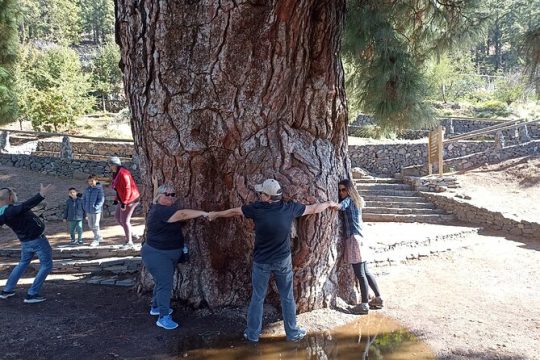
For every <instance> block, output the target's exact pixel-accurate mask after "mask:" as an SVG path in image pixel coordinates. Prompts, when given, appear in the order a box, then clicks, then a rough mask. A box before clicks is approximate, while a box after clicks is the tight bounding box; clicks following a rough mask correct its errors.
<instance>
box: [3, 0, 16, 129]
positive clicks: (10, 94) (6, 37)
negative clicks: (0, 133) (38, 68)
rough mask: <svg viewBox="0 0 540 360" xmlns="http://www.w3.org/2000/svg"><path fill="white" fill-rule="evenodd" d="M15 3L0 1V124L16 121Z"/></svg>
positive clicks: (10, 0) (7, 0) (5, 0)
mask: <svg viewBox="0 0 540 360" xmlns="http://www.w3.org/2000/svg"><path fill="white" fill-rule="evenodd" d="M16 19H17V1H16V0H0V124H7V123H10V122H13V121H15V120H16V117H17V100H16V98H15V93H14V91H13V86H14V78H13V67H14V65H15V62H16V60H17V47H18V38H17V20H16Z"/></svg>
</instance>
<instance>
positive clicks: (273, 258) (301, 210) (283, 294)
mask: <svg viewBox="0 0 540 360" xmlns="http://www.w3.org/2000/svg"><path fill="white" fill-rule="evenodd" d="M255 191H257V193H258V195H259V199H260V201H257V202H254V203H251V204H247V205H244V206H242V207H237V208H232V209H228V210H224V211H217V212H210V213H209V214H208V218H209V219H210V220H214V219H216V218H219V217H231V216H244V217H246V218H248V219H252V220H253V222H254V223H255V247H254V250H253V269H252V279H251V280H252V286H253V292H252V296H251V302H250V304H249V307H248V314H247V327H246V330H245V331H244V338H246V340H248V341H252V342H257V341H259V336H260V333H261V328H262V316H263V303H264V298H265V297H266V289H267V287H268V281H269V280H270V275H271V274H272V273H273V274H274V278H275V280H276V285H277V288H278V291H279V295H280V298H281V307H282V312H283V325H284V327H285V333H286V334H287V340H289V341H299V340H301V339H303V338H304V336H306V330H304V329H302V328H300V327H299V326H298V325H297V324H296V303H295V300H294V294H293V271H292V259H291V226H292V222H293V221H294V220H295V219H296V218H298V217H301V216H304V215H309V214H316V213H320V212H322V211H324V210H326V209H327V208H329V207H332V206H337V204H336V203H334V202H332V201H326V202H324V203H317V204H313V205H307V206H306V205H304V204H301V203H298V202H294V201H289V202H285V201H283V200H282V198H281V197H282V190H281V186H280V184H279V182H277V181H276V180H274V179H267V180H265V181H264V182H263V183H262V184H258V185H256V186H255Z"/></svg>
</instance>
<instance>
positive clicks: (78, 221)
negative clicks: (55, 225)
mask: <svg viewBox="0 0 540 360" xmlns="http://www.w3.org/2000/svg"><path fill="white" fill-rule="evenodd" d="M81 197H82V194H79V193H77V189H75V188H74V187H71V188H69V191H68V198H67V200H66V208H65V209H64V221H67V222H68V224H69V238H70V239H71V244H72V245H75V244H79V245H82V244H83V241H82V232H83V231H82V221H83V219H84V210H83V202H82V199H81ZM75 232H77V240H75Z"/></svg>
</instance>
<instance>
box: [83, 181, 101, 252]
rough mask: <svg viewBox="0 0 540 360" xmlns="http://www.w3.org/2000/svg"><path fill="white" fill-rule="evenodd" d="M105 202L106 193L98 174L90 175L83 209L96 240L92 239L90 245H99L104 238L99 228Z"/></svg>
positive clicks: (84, 195)
mask: <svg viewBox="0 0 540 360" xmlns="http://www.w3.org/2000/svg"><path fill="white" fill-rule="evenodd" d="M104 202H105V195H104V194H103V187H102V186H101V184H100V183H99V182H98V179H97V176H96V175H90V176H89V177H88V187H87V188H86V190H84V194H83V198H82V203H83V210H84V212H85V213H86V217H87V220H88V227H89V228H90V229H92V232H93V233H94V241H92V243H91V244H90V246H98V245H99V242H100V241H101V240H102V239H103V238H102V237H101V232H100V229H99V220H100V219H101V212H102V211H103V203H104Z"/></svg>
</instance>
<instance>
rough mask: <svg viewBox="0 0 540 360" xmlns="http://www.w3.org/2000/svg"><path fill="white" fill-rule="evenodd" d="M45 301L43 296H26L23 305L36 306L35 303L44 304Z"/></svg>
mask: <svg viewBox="0 0 540 360" xmlns="http://www.w3.org/2000/svg"><path fill="white" fill-rule="evenodd" d="M45 300H47V299H45V298H44V297H43V296H41V295H39V294H35V295H26V298H25V299H24V303H25V304H37V303H40V302H44V301H45Z"/></svg>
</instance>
